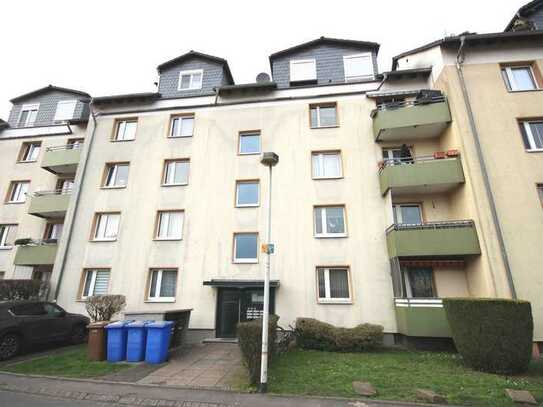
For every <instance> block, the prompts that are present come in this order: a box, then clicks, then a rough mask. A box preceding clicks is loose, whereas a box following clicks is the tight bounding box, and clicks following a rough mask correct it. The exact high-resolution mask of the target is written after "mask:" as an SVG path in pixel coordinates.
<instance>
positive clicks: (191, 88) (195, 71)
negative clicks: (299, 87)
mask: <svg viewBox="0 0 543 407" xmlns="http://www.w3.org/2000/svg"><path fill="white" fill-rule="evenodd" d="M195 74H200V75H201V76H200V77H201V79H200V86H198V87H195V86H194V85H193V80H194V75H195ZM184 75H190V81H189V87H188V88H182V87H181V79H182V78H183V76H184ZM203 84H204V70H203V69H191V70H187V71H180V72H179V77H178V80H177V90H178V91H187V90H199V89H202V86H203Z"/></svg>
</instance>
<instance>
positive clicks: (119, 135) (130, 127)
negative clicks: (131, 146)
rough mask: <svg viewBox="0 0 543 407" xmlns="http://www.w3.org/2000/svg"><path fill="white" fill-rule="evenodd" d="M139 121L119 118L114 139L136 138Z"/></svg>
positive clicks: (127, 139) (126, 139)
mask: <svg viewBox="0 0 543 407" xmlns="http://www.w3.org/2000/svg"><path fill="white" fill-rule="evenodd" d="M137 126H138V121H137V120H134V119H131V120H118V121H117V125H116V128H115V135H114V137H113V140H114V141H129V140H134V139H135V138H136V127H137Z"/></svg>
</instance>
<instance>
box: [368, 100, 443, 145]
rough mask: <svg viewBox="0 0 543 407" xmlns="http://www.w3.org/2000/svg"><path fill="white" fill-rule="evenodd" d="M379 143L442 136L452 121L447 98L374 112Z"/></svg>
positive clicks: (400, 104) (385, 106)
mask: <svg viewBox="0 0 543 407" xmlns="http://www.w3.org/2000/svg"><path fill="white" fill-rule="evenodd" d="M372 118H373V134H374V137H375V141H401V140H418V139H428V138H435V137H439V136H440V135H441V134H442V132H443V130H445V128H446V127H447V125H448V124H449V123H450V122H451V112H450V110H449V102H447V99H446V98H445V97H444V96H434V97H429V98H421V99H417V100H414V101H406V102H396V103H383V104H381V105H379V106H378V107H377V109H375V110H374V111H373V112H372Z"/></svg>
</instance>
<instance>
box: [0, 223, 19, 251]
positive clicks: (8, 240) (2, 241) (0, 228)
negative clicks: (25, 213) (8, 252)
mask: <svg viewBox="0 0 543 407" xmlns="http://www.w3.org/2000/svg"><path fill="white" fill-rule="evenodd" d="M16 234H17V225H0V249H10V248H12V247H13V242H15V235H16Z"/></svg>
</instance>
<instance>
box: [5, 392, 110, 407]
mask: <svg viewBox="0 0 543 407" xmlns="http://www.w3.org/2000/svg"><path fill="white" fill-rule="evenodd" d="M0 406H9V407H71V406H74V407H105V406H108V407H112V406H114V404H110V403H97V402H94V401H79V400H61V399H54V398H51V397H40V396H35V395H32V394H23V393H12V392H9V391H0Z"/></svg>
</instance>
